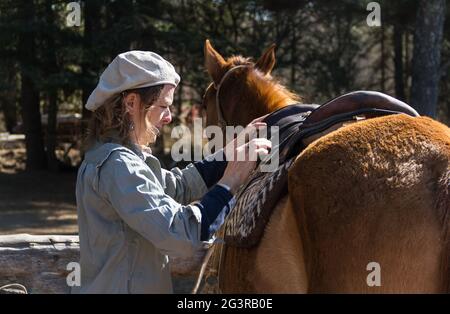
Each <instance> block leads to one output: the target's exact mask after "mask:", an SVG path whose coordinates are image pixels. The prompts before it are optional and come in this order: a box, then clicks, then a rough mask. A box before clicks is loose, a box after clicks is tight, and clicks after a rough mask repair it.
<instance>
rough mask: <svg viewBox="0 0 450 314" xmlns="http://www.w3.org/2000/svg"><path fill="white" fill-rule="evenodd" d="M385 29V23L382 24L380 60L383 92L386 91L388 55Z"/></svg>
mask: <svg viewBox="0 0 450 314" xmlns="http://www.w3.org/2000/svg"><path fill="white" fill-rule="evenodd" d="M384 44H385V28H384V23H382V24H381V60H380V63H381V64H380V69H381V82H380V83H381V84H380V85H381V91H382V92H385V91H386V73H385V67H386V54H385V48H384Z"/></svg>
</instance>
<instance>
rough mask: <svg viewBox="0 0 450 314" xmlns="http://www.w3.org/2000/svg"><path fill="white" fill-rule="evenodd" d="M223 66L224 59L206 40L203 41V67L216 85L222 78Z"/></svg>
mask: <svg viewBox="0 0 450 314" xmlns="http://www.w3.org/2000/svg"><path fill="white" fill-rule="evenodd" d="M225 64H226V62H225V59H224V58H223V57H222V56H221V55H220V53H218V52H217V51H216V50H215V49H214V48H213V46H212V45H211V43H210V42H209V40H208V39H207V40H206V41H205V67H206V70H208V73H209V76H211V78H212V79H213V81H214V83H215V84H216V85H217V84H218V83H219V81H220V79H221V78H222V75H223V69H224V67H225Z"/></svg>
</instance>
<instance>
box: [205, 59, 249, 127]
mask: <svg viewBox="0 0 450 314" xmlns="http://www.w3.org/2000/svg"><path fill="white" fill-rule="evenodd" d="M249 67H251V66H250V65H244V64H241V65H237V66H235V67H232V68H231V69H229V70H228V71H227V72H226V73H225V75H224V76H222V79H221V80H220V82H219V84H218V85H216V84H214V87H215V88H216V111H217V122H218V123H219V127H220V128H221V129H222V130H223V129H225V127H226V126H227V125H228V124H227V121H225V118H224V116H223V112H222V107H221V106H220V103H219V92H220V88H221V87H222V84H223V82H224V81H225V79H226V78H227V77H228V76H230V74H231V73H232V72H233V71H234V70H237V69H240V68H249Z"/></svg>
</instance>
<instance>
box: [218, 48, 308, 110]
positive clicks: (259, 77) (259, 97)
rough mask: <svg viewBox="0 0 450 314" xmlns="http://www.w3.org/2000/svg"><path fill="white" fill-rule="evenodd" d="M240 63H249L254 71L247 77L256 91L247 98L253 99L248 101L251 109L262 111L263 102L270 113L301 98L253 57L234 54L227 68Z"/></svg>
mask: <svg viewBox="0 0 450 314" xmlns="http://www.w3.org/2000/svg"><path fill="white" fill-rule="evenodd" d="M238 65H249V66H251V67H252V71H250V72H249V74H248V75H247V77H246V79H247V82H246V84H247V86H248V87H249V90H250V91H254V94H252V95H251V96H252V97H247V99H249V100H252V101H250V102H249V103H247V106H249V107H250V108H249V109H250V110H252V109H253V110H254V111H255V112H258V111H261V104H263V105H264V107H265V108H264V109H265V110H263V111H265V112H267V113H268V112H272V111H274V110H277V109H279V108H282V107H285V106H287V105H289V104H293V103H296V102H299V101H300V100H301V97H300V96H298V95H297V94H295V93H294V92H292V91H290V90H289V89H288V88H286V87H285V86H284V85H282V84H281V83H280V82H279V81H278V80H277V79H275V78H274V77H273V76H271V75H270V74H267V75H265V74H264V73H263V72H261V71H260V70H259V69H258V68H256V67H255V63H254V62H253V61H252V59H251V58H244V57H242V56H232V57H230V58H228V59H227V66H226V70H229V69H231V68H232V67H235V66H238Z"/></svg>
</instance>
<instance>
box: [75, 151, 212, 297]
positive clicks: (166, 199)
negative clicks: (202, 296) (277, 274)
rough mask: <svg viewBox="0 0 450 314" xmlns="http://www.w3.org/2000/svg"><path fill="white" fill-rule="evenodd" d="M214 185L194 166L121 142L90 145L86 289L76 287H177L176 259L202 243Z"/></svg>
mask: <svg viewBox="0 0 450 314" xmlns="http://www.w3.org/2000/svg"><path fill="white" fill-rule="evenodd" d="M206 192H207V187H206V185H205V183H204V181H203V179H202V177H201V176H200V174H199V172H198V171H197V169H196V168H195V166H194V165H192V164H190V165H189V166H188V167H186V168H185V169H183V170H180V169H178V168H174V169H172V170H171V171H167V170H164V169H162V168H161V165H160V163H159V161H158V159H157V158H155V157H154V156H152V155H144V154H143V153H142V152H141V151H140V150H138V149H133V150H130V149H128V148H126V147H124V146H121V145H119V144H114V143H106V144H98V145H96V146H95V147H94V148H93V149H91V150H90V151H88V152H87V153H86V155H85V159H84V161H83V163H82V164H81V167H80V169H79V171H78V177H77V186H76V198H77V209H78V225H79V235H80V255H81V257H80V265H81V287H77V288H75V289H73V290H72V291H73V292H75V293H172V282H171V277H170V269H169V257H178V256H180V257H189V256H192V254H193V253H194V252H195V250H197V249H198V248H200V246H201V245H202V242H201V241H200V226H201V213H200V209H199V208H198V207H197V206H195V205H182V204H189V203H190V202H191V201H194V200H197V199H200V198H201V197H202V196H203V195H204V194H205V193H206Z"/></svg>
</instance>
